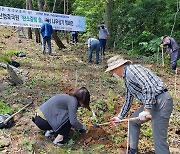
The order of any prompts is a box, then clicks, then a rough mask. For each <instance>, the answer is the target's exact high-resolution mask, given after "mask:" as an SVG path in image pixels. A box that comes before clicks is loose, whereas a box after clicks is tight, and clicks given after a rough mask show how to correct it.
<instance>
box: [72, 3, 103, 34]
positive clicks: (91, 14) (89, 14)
mask: <svg viewBox="0 0 180 154" xmlns="http://www.w3.org/2000/svg"><path fill="white" fill-rule="evenodd" d="M104 7H105V1H103V0H99V1H89V0H76V1H75V2H74V3H73V10H74V11H73V14H76V15H79V16H84V17H85V19H86V31H87V32H90V34H91V35H94V36H97V33H98V28H97V26H98V24H99V23H100V22H101V21H102V20H103V13H104Z"/></svg>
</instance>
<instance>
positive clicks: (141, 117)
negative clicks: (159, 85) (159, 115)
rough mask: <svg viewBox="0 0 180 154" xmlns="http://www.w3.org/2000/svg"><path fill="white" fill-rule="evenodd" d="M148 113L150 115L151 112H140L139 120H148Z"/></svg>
mask: <svg viewBox="0 0 180 154" xmlns="http://www.w3.org/2000/svg"><path fill="white" fill-rule="evenodd" d="M147 115H150V112H148V111H142V112H141V113H139V120H141V121H143V120H146V116H147Z"/></svg>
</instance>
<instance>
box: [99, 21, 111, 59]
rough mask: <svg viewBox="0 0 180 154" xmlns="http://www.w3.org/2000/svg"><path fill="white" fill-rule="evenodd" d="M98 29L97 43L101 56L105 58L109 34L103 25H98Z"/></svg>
mask: <svg viewBox="0 0 180 154" xmlns="http://www.w3.org/2000/svg"><path fill="white" fill-rule="evenodd" d="M98 28H99V41H100V46H101V55H103V56H105V48H106V40H107V38H108V37H109V32H108V30H107V28H106V27H105V24H104V23H101V24H100V25H98Z"/></svg>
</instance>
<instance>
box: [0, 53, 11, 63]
mask: <svg viewBox="0 0 180 154" xmlns="http://www.w3.org/2000/svg"><path fill="white" fill-rule="evenodd" d="M10 61H11V59H10V58H8V57H7V56H5V55H0V62H5V63H9V62H10Z"/></svg>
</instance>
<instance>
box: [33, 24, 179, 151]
mask: <svg viewBox="0 0 180 154" xmlns="http://www.w3.org/2000/svg"><path fill="white" fill-rule="evenodd" d="M45 27H46V26H45ZM99 28H100V36H101V38H100V41H99V40H97V39H95V38H89V39H88V47H89V55H88V62H89V63H91V58H92V51H93V50H96V64H98V63H99V49H100V42H101V43H102V44H103V48H102V52H101V54H102V55H104V50H105V44H106V39H107V37H106V36H105V34H107V35H109V33H108V31H106V32H105V34H102V33H103V32H102V31H101V30H103V31H104V29H106V28H105V25H104V24H101V25H100V26H99ZM42 29H43V28H42ZM41 32H42V30H41ZM43 36H45V37H46V32H45V33H44V35H43ZM46 41H48V39H47V40H46ZM162 46H167V47H168V48H167V49H168V53H169V54H170V56H171V67H172V70H175V69H176V67H177V60H178V58H179V47H178V45H177V43H176V41H175V40H174V39H173V38H171V37H168V36H164V37H162ZM43 51H44V50H43ZM50 53H51V50H49V54H50ZM105 72H110V73H111V74H112V75H113V76H114V77H115V78H117V79H119V78H122V79H123V80H124V85H125V89H126V96H125V102H124V104H123V106H122V108H121V110H120V112H119V114H118V115H116V116H114V117H112V118H111V119H110V120H109V124H110V125H111V126H116V123H118V122H120V121H121V120H122V119H123V118H125V117H126V116H127V113H128V111H129V110H130V108H131V105H132V102H133V98H136V99H137V100H138V101H139V102H140V103H141V104H142V106H141V107H140V108H139V109H138V110H137V111H136V112H134V113H133V114H132V115H131V116H130V117H131V118H133V117H138V120H135V121H130V122H129V140H130V142H129V149H128V153H129V154H136V153H137V151H138V141H139V134H140V129H141V125H142V124H143V123H144V122H146V121H148V120H151V122H152V130H153V142H154V147H155V153H157V154H162V153H163V154H169V153H170V152H169V145H168V143H167V131H168V125H169V118H170V115H171V112H172V110H173V99H172V97H171V96H170V94H169V92H168V89H167V87H166V86H165V85H164V83H163V82H162V80H161V79H160V78H159V77H158V76H156V75H155V74H154V73H153V72H151V71H150V70H149V69H147V68H145V67H143V66H141V65H139V64H133V63H132V61H130V60H125V59H123V58H122V57H120V56H119V55H117V56H114V57H112V58H110V59H109V60H108V61H107V69H106V71H105ZM79 107H84V108H87V109H88V110H90V111H91V108H90V93H89V91H88V90H87V89H86V88H85V87H81V88H79V89H76V90H75V91H74V92H73V93H71V94H57V95H55V96H53V97H51V98H50V99H49V100H47V101H46V102H45V103H44V104H42V105H41V106H40V107H39V108H38V109H37V110H36V115H35V117H33V119H32V120H33V122H34V123H35V124H36V125H37V126H38V127H39V128H40V129H41V130H43V131H45V136H47V137H49V136H51V135H55V136H56V138H55V139H54V141H53V143H54V144H56V145H63V144H65V143H67V142H68V137H69V132H70V130H71V127H73V128H74V129H75V130H77V131H79V132H81V133H83V132H86V126H85V125H82V124H81V123H80V122H79V120H78V119H77V109H78V108H79ZM149 117H151V118H150V119H149ZM117 127H118V125H117ZM92 135H93V134H92ZM120 153H122V154H123V153H127V151H126V149H120Z"/></svg>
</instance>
